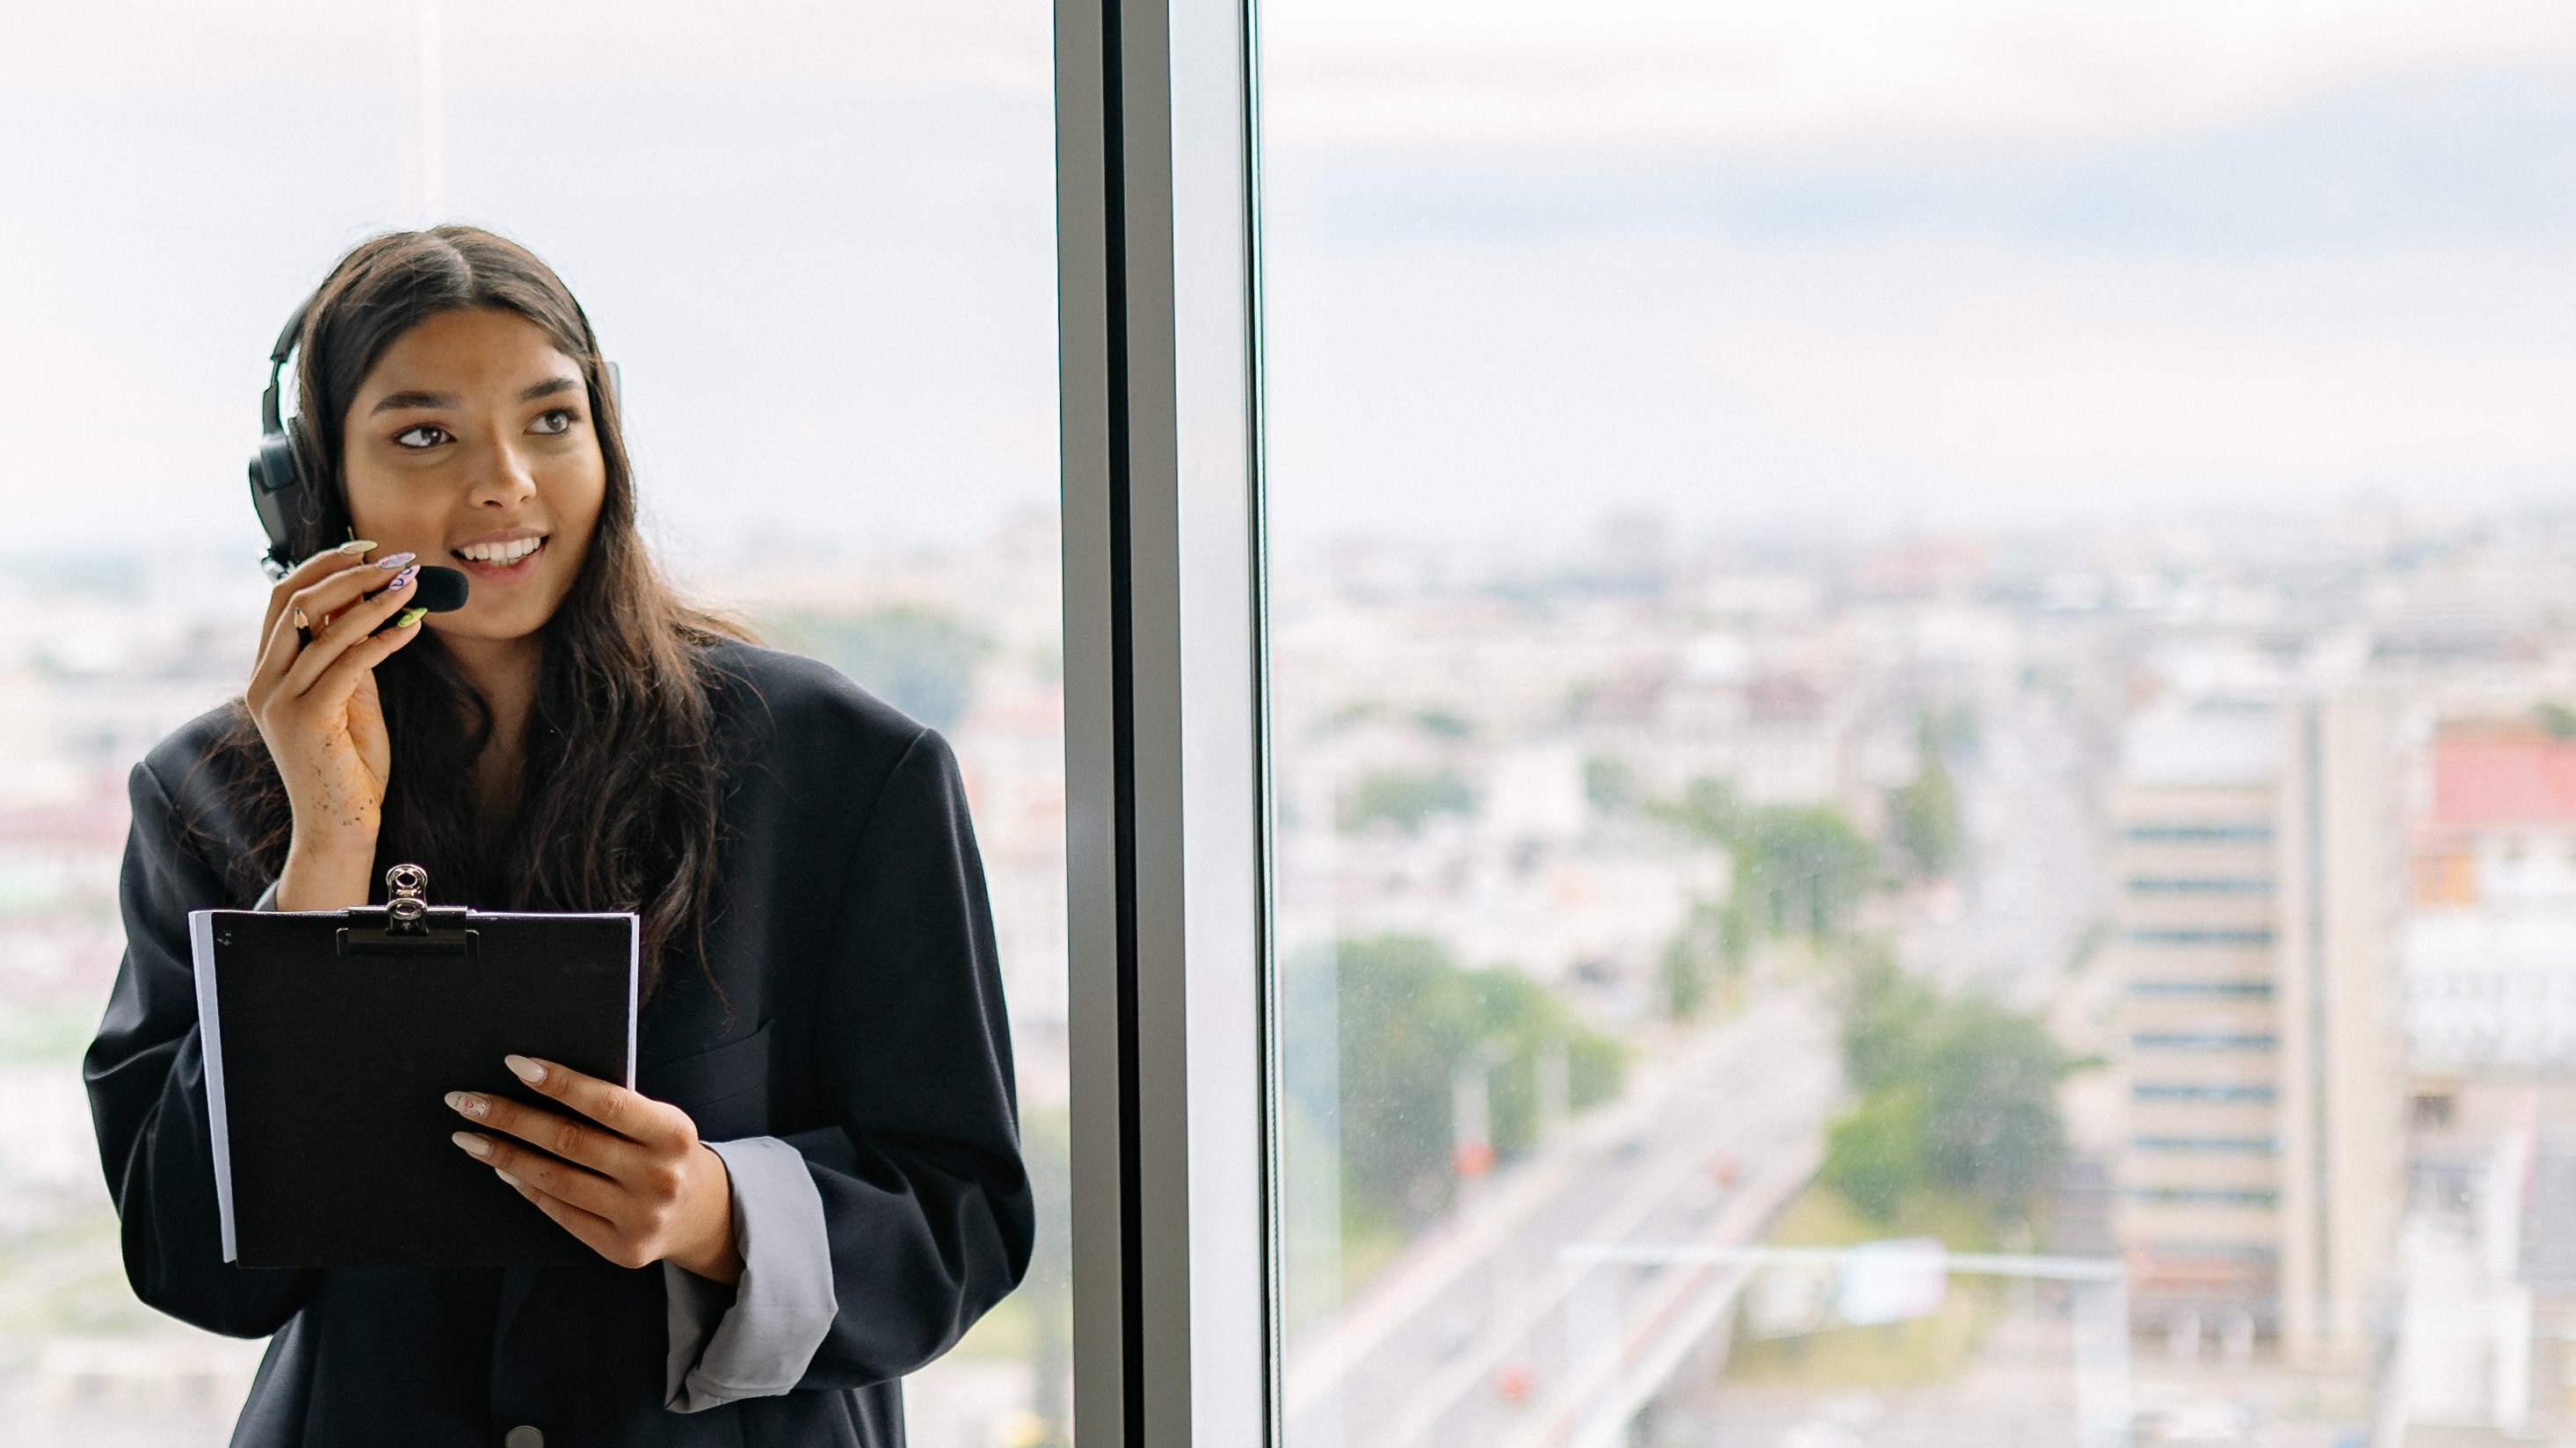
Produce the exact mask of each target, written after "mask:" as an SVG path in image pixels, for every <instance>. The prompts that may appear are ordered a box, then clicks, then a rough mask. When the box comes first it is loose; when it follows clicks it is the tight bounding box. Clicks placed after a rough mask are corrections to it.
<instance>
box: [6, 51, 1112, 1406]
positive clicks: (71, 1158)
mask: <svg viewBox="0 0 2576 1448" xmlns="http://www.w3.org/2000/svg"><path fill="white" fill-rule="evenodd" d="M1050 74H1051V62H1050V36H1049V29H1048V18H1047V15H1046V13H1045V11H1044V9H1043V7H1032V6H1027V5H1012V4H1000V3H991V0H974V3H968V4H964V5H955V4H950V5H940V6H936V7H930V8H928V9H924V10H920V11H918V12H917V13H915V12H899V11H897V10H892V9H888V8H887V7H882V6H878V7H863V8H853V7H849V6H841V5H831V4H819V3H802V0H760V3H754V4H749V5H727V6H710V5H703V4H675V3H664V0H648V3H642V4H634V3H628V4H605V3H593V0H569V3H556V4H548V5H543V6H536V7H530V6H525V5H513V4H503V3H498V0H443V3H442V0H429V3H422V0H396V3H382V4H374V5H365V6H350V5H343V4H324V3H299V0H264V3H258V4H250V5H228V6H221V7H208V6H202V5H193V4H185V3H177V0H147V3H141V4H123V5H114V6H82V5H12V6H7V7H0V133H5V134H6V135H7V136H8V137H9V138H10V139H9V141H8V143H7V144H5V145H0V192H5V194H6V195H7V196H8V197H9V201H8V204H7V211H8V216H9V225H8V226H7V227H6V228H5V229H0V262H5V265H0V334H5V335H6V337H7V339H8V346H7V348H6V349H5V353H0V428H5V430H6V431H7V432H8V433H9V434H10V435H11V436H13V437H15V438H17V439H18V440H19V441H18V445H17V448H16V451H15V455H14V456H13V458H12V460H11V463H10V465H9V466H8V467H6V468H5V469H0V496H5V498H6V500H7V502H8V505H9V508H10V511H11V514H12V519H13V524H12V528H11V538H10V539H9V541H8V542H6V543H5V544H0V600H5V604H6V615H7V620H8V621H7V623H6V625H5V626H0V1098H5V1099H6V1100H7V1101H8V1103H9V1110H8V1111H7V1112H6V1113H5V1120H0V1424H5V1425H6V1427H5V1429H0V1439H7V1440H8V1441H11V1442H21V1441H23V1442H31V1443H32V1442H43V1443H50V1444H67V1445H74V1444H109V1443H114V1444H119V1445H147V1444H150V1445H159V1444H170V1445H177V1444H197V1443H205V1444H214V1443H220V1442H223V1441H225V1439H226V1438H227V1436H228V1435H229V1433H230V1429H231V1424H232V1420H233V1414H234V1411H235V1409H236V1408H237V1407H238V1405H239V1403H240V1402H241V1398H242V1394H243V1392H244V1391H245V1389H246V1387H247V1385H248V1383H249V1380H250V1374H251V1371H252V1369H253V1368H254V1366H255V1365H256V1363H257V1361H258V1357H259V1353H260V1350H261V1345H260V1344H258V1343H243V1342H233V1341H228V1340H223V1339H217V1338H213V1337H210V1336H206V1335H204V1334H200V1333H196V1332H194V1331H192V1330H189V1329H185V1328H182V1327H179V1326H177V1325H176V1324H174V1323H172V1322H169V1321H167V1320H164V1319H162V1318H159V1317H158V1316H156V1315H155V1314H154V1313H152V1312H151V1311H149V1310H148V1309H146V1308H144V1307H142V1306H141V1305H140V1304H138V1303H137V1302H136V1301H135V1300H134V1298H133V1296H132V1294H131V1293H130V1292H129V1291H128V1289H127V1288H126V1286H125V1283H124V1278H123V1272H122V1268H121V1265H120V1262H119V1257H118V1249H117V1238H116V1223H115V1220H114V1217H113V1215H112V1213H111V1211H110V1208H109V1204H108V1201H107V1198H106V1196H105V1193H104V1191H103V1190H102V1187H101V1180H100V1170H99V1163H98V1158H97V1151H96V1147H95V1146H94V1144H93V1139H92V1136H91V1129H90V1123H89V1116H88V1108H87V1105H86V1103H85V1102H84V1100H83V1098H82V1092H81V1086H80V1081H79V1074H78V1059H79V1055H80V1052H81V1050H82V1048H83V1046H84V1045H85V1043H86V1040H87V1037H88V1035H89V1033H90V1032H91V1031H92V1030H93V1029H94V1028H95V1026H96V1024H97V1022H98V1018H99V1013H100V1008H101V1004H102V1002H103V1001H104V1000H105V998H106V992H107V988H108V984H109V982H110V981H111V979H112V978H113V976H114V973H115V971H116V967H117V960H118V953H119V950H120V949H121V930H120V927H119V924H118V920H117V916H116V877H117V870H118V862H119V855H120V852H121V850H122V849H123V845H124V835H125V829H126V823H127V821H126V805H125V790H124V785H125V772H126V770H127V768H128V767H129V766H130V765H131V764H133V762H134V761H135V760H136V759H137V758H138V757H139V756H140V755H141V753H142V752H143V750H144V749H145V748H147V747H148V746H149V745H150V744H152V743H153V742H154V741H155V740H157V739H158V738H159V737H161V736H162V735H163V734H165V733H166V732H168V731H169V730H170V729H171V728H172V727H174V726H176V725H177V724H179V723H180V722H182V721H184V720H186V719H188V718H189V717H191V716H193V715H195V714H197V713H199V712H200V711H203V710H205V709H207V708H209V707H211V706H213V705H214V704H216V703H217V702H219V701H221V700H222V699H224V698H226V697H228V696H230V695H232V694H234V693H236V692H238V691H239V689H240V687H241V684H242V681H243V678H244V676H245V674H246V672H247V669H248V659H249V656H250V655H249V649H250V641H249V632H250V631H251V630H252V629H253V628H255V626H256V623H257V620H258V617H259V610H260V608H261V606H262V604H263V602H264V600H265V597H266V588H267V584H266V581H265V580H264V579H263V578H262V577H261V575H260V573H259V570H258V569H257V568H256V567H255V566H254V559H255V557H256V555H257V554H258V552H259V551H260V548H261V546H262V544H261V541H260V536H259V533H258V530H257V526H256V524H255V522H254V521H253V518H252V516H251V513H250V510H249V509H248V508H247V507H245V506H244V502H245V500H244V497H243V482H242V476H243V460H244V459H245V457H247V456H248V454H249V452H250V450H251V448H252V445H253V443H254V442H255V440H256V437H257V433H258V428H257V412H256V405H257V400H258V394H259V389H260V387H261V385H262V383H263V381H264V380H265V372H266V367H265V362H264V357H265V353H266V350H267V348H268V346H269V343H270V340H271V338H272V337H274V336H275V334H276V332H277V329H278V327H279V325H280V324H281V323H282V322H283V321H284V320H285V317H286V314H287V312H288V310H289V308H290V307H291V306H292V305H293V304H294V303H295V302H296V301H297V300H298V299H299V298H301V297H302V296H303V295H304V294H305V292H306V291H307V290H309V289H310V288H311V286H312V285H313V284H314V282H315V281H316V280H318V279H319V277H320V275H321V274H322V272H323V270H324V269H325V268H326V267H327V266H328V265H329V264H330V262H331V261H332V260H333V258H335V257H336V256H337V255H338V254H339V253H340V252H341V251H342V250H343V249H344V248H345V247H347V246H348V245H349V244H351V243H353V242H355V241H356V240H358V239H359V238H361V237H363V236H366V235H369V234H371V233H373V232H376V231H379V230H383V229H387V228H391V227H398V226H409V225H416V224H419V223H421V222H422V221H423V219H424V218H437V219H462V220H469V221H474V222H478V223H481V224H484V225H488V226H491V227H493V228H494V229H496V230H500V231H502V232H504V233H506V234H510V235H513V236H515V237H517V238H519V239H520V240H523V241H525V242H527V243H528V244H529V245H530V246H532V247H533V248H534V249H535V250H536V251H537V252H538V253H539V254H540V255H541V256H544V257H545V258H547V259H548V260H549V261H550V262H552V263H553V264H554V265H555V266H557V267H558V268H559V269H560V270H561V271H562V272H563V273H564V275H565V277H566V278H567V280H568V281H570V282H571V284H572V286H573V287H574V289H575V290H576V291H577V292H578V293H579V294H580V295H581V298H582V300H583V302H584V304H585V306H586V307H587V309H588V311H589V314H590V316H591V317H592V318H593V320H594V321H595V322H596V324H597V325H598V327H599V329H600V332H601V334H602V337H603V340H604V342H605V345H606V347H607V350H608V352H609V355H611V356H612V357H614V358H616V359H617V360H618V361H619V363H620V364H621V369H622V374H623V394H624V399H625V402H626V411H627V415H628V419H629V423H630V433H629V436H630V439H631V440H632V442H633V445H634V450H635V453H636V456H637V462H638V468H639V473H640V477H641V485H642V494H643V498H644V501H645V508H646V513H647V517H648V526H649V530H650V532H651V533H652V535H653V537H654V538H655V541H656V543H657V545H658V546H659V547H660V549H661V550H662V556H663V558H664V560H665V561H666V562H667V563H669V564H671V565H672V566H673V567H674V569H675V571H676V572H677V573H678V574H679V575H680V576H681V577H682V579H683V581H684V582H685V584H686V585H687V587H688V588H690V589H691V590H692V591H693V592H694V593H695V594H696V595H697V596H698V597H700V598H701V599H703V600H706V601H708V602H712V603H715V604H717V605H720V606H724V607H727V608H731V609H733V610H735V611H736V612H737V613H738V614H739V615H740V616H742V617H743V618H745V619H746V620H748V621H749V622H750V623H752V624H753V625H754V626H755V627H756V628H757V629H758V630H759V631H761V632H762V633H764V634H765V635H766V636H767V637H768V638H770V639H771V640H772V641H773V642H776V643H779V644H781V645H783V646H787V647H792V648H797V649H802V650H806V651H808V652H812V653H814V654H817V655H819V656H821V657H823V658H825V659H826V660H828V661H830V662H832V663H833V664H835V665H837V666H839V667H841V668H842V669H843V670H844V671H846V672H848V673H850V674H852V675H853V676H854V677H856V678H857V679H858V680H860V682H862V683H863V684H866V685H868V686H869V687H871V688H873V689H875V690H877V691H878V692H880V693H881V694H883V695H884V696H885V697H887V698H888V699H890V700H891V701H893V702H894V703H896V704H897V705H899V706H901V707H903V708H904V709H906V710H908V711H910V712H912V713H913V714H915V715H916V716H918V717H920V718H922V719H924V720H925V721H927V722H930V723H932V724H934V725H936V726H938V727H939V728H940V729H942V730H943V731H945V732H946V733H947V735H948V736H949V738H950V740H951V741H952V742H953V744H954V745H955V748H956V751H957V754H958V756H959V759H960V761H961V764H962V766H963V769H964V772H965V775H966V778H967V786H968V790H969V794H970V796H971V800H972V805H973V809H974V812H975V822H976V825H977V827H978V830H979V832H980V836H981V844H982V848H983V851H984V858H985V862H986V866H987V869H988V872H989V877H990V883H991V889H992V896H993V903H994V908H995V913H996V916H997V924H998V930H999V935H1000V945H1001V955H1002V960H1003V966H1004V970H1005V974H1006V985H1007V989H1008V992H1009V1004H1010V1009H1011V1015H1012V1020H1013V1026H1014V1029H1015V1033H1016V1046H1017V1050H1018V1063H1019V1084H1020V1103H1021V1107H1022V1111H1023V1119H1024V1125H1025V1130H1026V1135H1027V1139H1028V1143H1029V1151H1030V1155H1031V1160H1032V1164H1033V1167H1034V1170H1035V1173H1036V1176H1037V1180H1038V1183H1039V1191H1040V1195H1041V1198H1042V1204H1043V1206H1042V1218H1043V1226H1042V1237H1041V1244H1040V1246H1039V1249H1038V1258H1037V1263H1036V1265H1035V1267H1034V1268H1033V1270H1032V1275H1031V1278H1030V1281H1029V1285H1028V1287H1027V1288H1026V1289H1025V1290H1024V1291H1022V1292H1021V1293H1020V1294H1018V1295H1017V1296H1015V1297H1013V1298H1011V1299H1009V1300H1008V1301H1007V1302H1006V1303H1005V1305H1004V1306H1003V1307H1002V1308H1000V1309H999V1310H997V1311H996V1312H995V1313H994V1314H993V1315H992V1316H990V1317H989V1318H987V1319H986V1320H985V1322H984V1323H982V1324H981V1325H979V1326H978V1327H977V1328H976V1329H975V1330H974V1331H973V1332H972V1333H971V1334H970V1335H969V1336H968V1337H967V1339H966V1340H965V1342H964V1343H963V1344H962V1345H961V1346H960V1347H959V1348H958V1349H957V1350H956V1351H955V1352H954V1353H952V1354H951V1355H950V1356H948V1357H947V1358H945V1359H944V1360H942V1361H941V1362H939V1363H938V1364H937V1365H935V1366H934V1367H933V1368H931V1369H930V1370H929V1371H928V1372H926V1373H924V1374H921V1375H919V1376H918V1377H917V1378H916V1379H915V1380H914V1381H913V1382H912V1383H911V1384H910V1385H909V1392H908V1400H909V1404H910V1413H911V1441H912V1442H913V1443H914V1444H916V1445H919V1448H996V1445H1014V1448H1028V1445H1037V1444H1060V1443H1064V1442H1067V1441H1069V1440H1070V1429H1069V1423H1068V1421H1067V1420H1068V1418H1069V1396H1068V1383H1069V1366H1068V1362H1069V1358H1068V1352H1067V1349H1066V1345H1065V1344H1066V1333H1067V1330H1068V1322H1069V1318H1068V1308H1067V1281H1066V1270H1067V1266H1066V1264H1067V1259H1066V1246H1065V1230H1064V1217H1065V1161H1064V1142H1065V1096H1066V1092H1065V1076H1064V1060H1065V1057H1064V1050H1063V1023H1064V951H1065V947H1064V883H1063V862H1062V854H1063V839H1064V829H1063V808H1062V799H1063V783H1062V759H1063V750H1062V747H1061V738H1060V735H1061V730H1060V725H1059V718H1060V709H1059V705H1058V702H1057V700H1058V685H1057V670H1058V655H1059V649H1058V644H1057V639H1058V632H1057V630H1058V624H1057V606H1056V600H1055V589H1056V584H1055V576H1056V558H1057V554H1056V543H1055V494H1056V465H1055V420H1056V407H1055V396H1054V359H1055V343H1054V289H1053V283H1054V265H1055V262H1054V233H1053V197H1054V192H1053V185H1052V172H1051V168H1052V164H1053V163H1052V127H1053V122H1052V113H1051V106H1050V97H1049V78H1050Z"/></svg>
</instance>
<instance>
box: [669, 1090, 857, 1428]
mask: <svg viewBox="0 0 2576 1448" xmlns="http://www.w3.org/2000/svg"><path fill="white" fill-rule="evenodd" d="M707 1145H708V1147H709V1148H710V1149H712V1150H713V1151H714V1152H715V1154H716V1155H718V1156H720V1157H723V1158H724V1164H725V1173H726V1175H727V1176H728V1177H729V1178H730V1179H731V1182H732V1187H731V1190H732V1192H733V1242H734V1250H735V1251H737V1252H739V1253H741V1254H742V1280H741V1281H740V1282H738V1283H736V1284H735V1285H733V1286H731V1287H727V1286H725V1285H724V1284H723V1283H720V1282H710V1281H708V1280H707V1279H705V1278H703V1277H700V1276H698V1275H697V1274H695V1273H693V1272H689V1271H686V1270H684V1269H682V1268H679V1267H674V1266H672V1265H671V1264H670V1263H668V1262H665V1263H663V1264H662V1288H663V1293H664V1295H665V1296H666V1297H667V1298H668V1300H669V1304H670V1307H669V1329H670V1351H669V1355H668V1357H667V1358H666V1359H665V1363H664V1377H663V1384H664V1391H665V1393H666V1395H667V1396H666V1405H667V1406H668V1407H669V1408H670V1409H671V1410H672V1411H674V1412H680V1413H698V1412H704V1411H705V1410H707V1409H709V1408H712V1407H714V1406H716V1405H717V1404H719V1403H730V1402H733V1401H734V1400H736V1399H738V1398H769V1397H776V1396H777V1395H779V1394H780V1393H784V1392H786V1391H787V1390H788V1389H790V1388H793V1387H795V1386H796V1384H797V1382H798V1381H799V1380H800V1379H802V1378H803V1377H804V1376H805V1368H806V1365H807V1364H809V1363H811V1362H812V1361H813V1360H814V1350H815V1349H816V1348H818V1347H821V1346H822V1345H823V1337H824V1334H826V1333H828V1332H830V1331H831V1329H832V1318H833V1316H834V1315H835V1314H836V1313H838V1312H839V1311H840V1303H839V1301H838V1300H837V1299H835V1298H834V1296H833V1295H832V1239H831V1235H830V1233H829V1232H828V1231H827V1230H826V1229H825V1227H824V1224H823V1194H822V1192H821V1191H820V1190H818V1189H817V1188H816V1187H815V1185H814V1177H813V1174H812V1173H811V1172H809V1171H807V1170H806V1168H805V1157H804V1155H803V1154H802V1153H800V1152H798V1151H797V1150H796V1148H794V1147H792V1146H789V1145H788V1144H787V1143H786V1142H783V1141H780V1140H779V1139H778V1138H777V1137H774V1136H754V1137H747V1138H745V1139H743V1140H741V1141H711V1142H708V1143H707Z"/></svg>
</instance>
